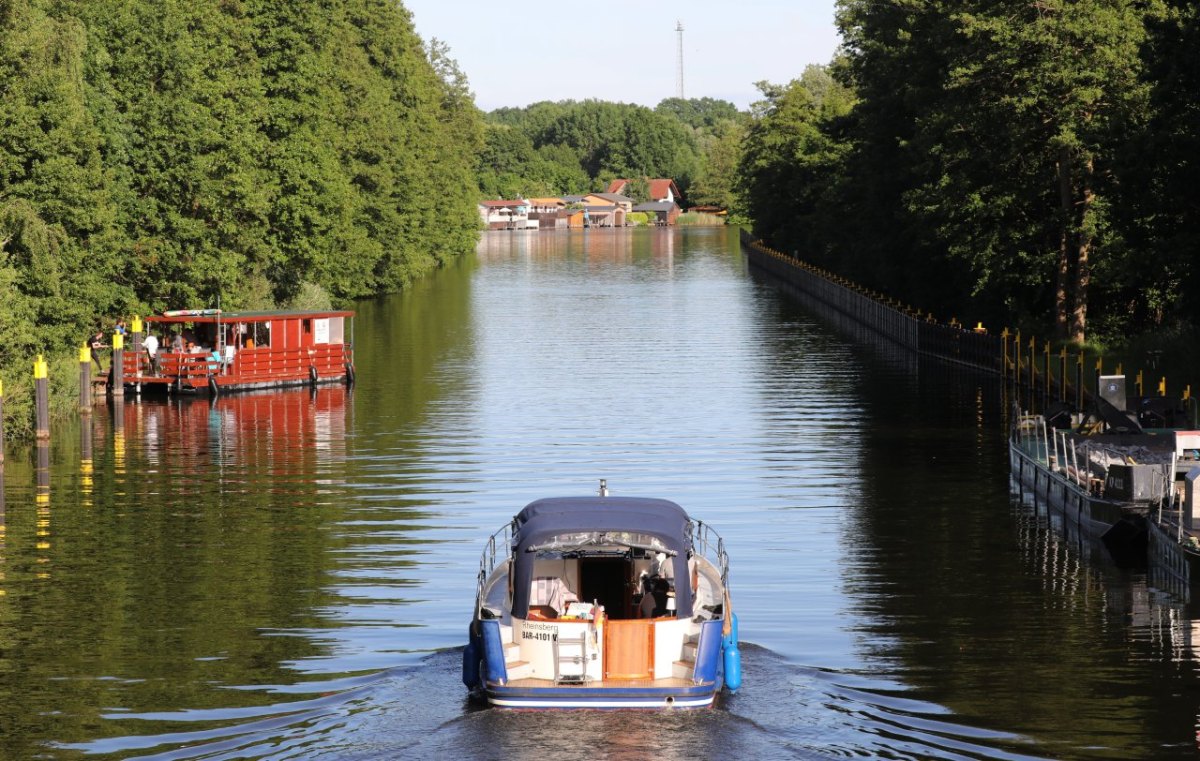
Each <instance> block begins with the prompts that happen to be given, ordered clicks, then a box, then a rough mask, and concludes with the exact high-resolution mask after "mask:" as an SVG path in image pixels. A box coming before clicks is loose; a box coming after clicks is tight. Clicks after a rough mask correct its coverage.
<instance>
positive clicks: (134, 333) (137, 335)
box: [129, 314, 143, 375]
mask: <svg viewBox="0 0 1200 761" xmlns="http://www.w3.org/2000/svg"><path fill="white" fill-rule="evenodd" d="M129 330H130V333H131V336H130V344H131V347H130V348H131V349H132V350H133V374H134V375H141V374H142V337H143V336H142V318H141V317H138V316H137V315H136V314H135V315H134V316H133V321H132V322H130V323H129Z"/></svg>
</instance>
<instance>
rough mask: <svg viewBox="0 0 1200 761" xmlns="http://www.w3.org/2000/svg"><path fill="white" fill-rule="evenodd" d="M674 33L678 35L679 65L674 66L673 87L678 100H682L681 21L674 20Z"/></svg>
mask: <svg viewBox="0 0 1200 761" xmlns="http://www.w3.org/2000/svg"><path fill="white" fill-rule="evenodd" d="M675 34H676V35H678V37H679V65H678V66H677V67H676V75H675V89H676V90H677V91H678V92H677V95H678V96H679V99H680V100H683V22H682V21H676V22H675Z"/></svg>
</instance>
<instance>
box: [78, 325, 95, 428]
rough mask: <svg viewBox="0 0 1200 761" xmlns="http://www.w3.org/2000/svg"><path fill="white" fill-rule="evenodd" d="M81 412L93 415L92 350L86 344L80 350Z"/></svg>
mask: <svg viewBox="0 0 1200 761" xmlns="http://www.w3.org/2000/svg"><path fill="white" fill-rule="evenodd" d="M79 411H80V412H81V413H83V414H84V415H90V414H91V413H92V350H91V349H89V348H88V345H87V344H86V343H85V344H84V345H83V346H82V347H80V349H79Z"/></svg>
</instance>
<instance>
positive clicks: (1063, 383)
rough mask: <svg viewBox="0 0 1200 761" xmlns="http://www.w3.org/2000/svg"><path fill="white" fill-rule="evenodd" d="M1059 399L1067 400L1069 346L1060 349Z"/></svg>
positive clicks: (1061, 400)
mask: <svg viewBox="0 0 1200 761" xmlns="http://www.w3.org/2000/svg"><path fill="white" fill-rule="evenodd" d="M1058 401H1060V402H1065V401H1067V347H1065V346H1064V347H1062V348H1061V349H1059V350H1058Z"/></svg>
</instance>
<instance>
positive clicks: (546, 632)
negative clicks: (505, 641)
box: [521, 624, 558, 642]
mask: <svg viewBox="0 0 1200 761" xmlns="http://www.w3.org/2000/svg"><path fill="white" fill-rule="evenodd" d="M521 639H535V640H541V641H542V642H553V641H554V640H556V639H558V627H557V626H554V625H553V624H525V626H524V627H522V628H521Z"/></svg>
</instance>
